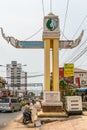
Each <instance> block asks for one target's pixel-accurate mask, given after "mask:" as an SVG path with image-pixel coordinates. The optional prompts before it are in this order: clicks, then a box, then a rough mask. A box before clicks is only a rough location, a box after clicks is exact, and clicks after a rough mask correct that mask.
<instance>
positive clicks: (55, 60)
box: [52, 39, 59, 91]
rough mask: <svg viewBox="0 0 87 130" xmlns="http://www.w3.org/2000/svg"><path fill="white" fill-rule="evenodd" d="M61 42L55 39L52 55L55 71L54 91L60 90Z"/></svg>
mask: <svg viewBox="0 0 87 130" xmlns="http://www.w3.org/2000/svg"><path fill="white" fill-rule="evenodd" d="M58 49H59V40H58V39H53V53H52V67H53V68H52V70H53V91H58V90H59V68H58V66H59V54H58Z"/></svg>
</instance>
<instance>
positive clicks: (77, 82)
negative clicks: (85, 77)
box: [75, 77, 80, 87]
mask: <svg viewBox="0 0 87 130" xmlns="http://www.w3.org/2000/svg"><path fill="white" fill-rule="evenodd" d="M75 82H76V86H77V87H80V77H77V78H75Z"/></svg>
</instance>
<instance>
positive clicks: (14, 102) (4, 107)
mask: <svg viewBox="0 0 87 130" xmlns="http://www.w3.org/2000/svg"><path fill="white" fill-rule="evenodd" d="M20 110H21V104H20V103H19V100H18V98H16V97H3V98H0V111H11V112H14V111H20Z"/></svg>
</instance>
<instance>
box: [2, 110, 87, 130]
mask: <svg viewBox="0 0 87 130" xmlns="http://www.w3.org/2000/svg"><path fill="white" fill-rule="evenodd" d="M21 117H22V115H19V116H18V117H17V118H16V119H15V120H14V121H13V122H12V123H11V124H10V125H9V126H8V127H7V128H6V129H4V130H87V111H86V112H85V114H83V115H76V116H70V117H68V118H65V119H64V120H62V121H61V120H60V121H54V122H51V123H45V124H42V125H41V127H37V128H36V127H34V126H33V125H32V124H28V125H23V123H22V122H21V121H22V120H21Z"/></svg>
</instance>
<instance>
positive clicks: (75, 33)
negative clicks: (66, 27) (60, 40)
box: [72, 15, 87, 38]
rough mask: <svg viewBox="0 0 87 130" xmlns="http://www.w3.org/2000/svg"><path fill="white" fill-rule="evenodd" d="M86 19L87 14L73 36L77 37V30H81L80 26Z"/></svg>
mask: <svg viewBox="0 0 87 130" xmlns="http://www.w3.org/2000/svg"><path fill="white" fill-rule="evenodd" d="M86 19H87V15H86V16H85V17H84V19H83V20H82V22H81V24H80V25H79V27H78V28H77V30H76V32H75V34H74V35H73V37H72V38H74V37H75V35H76V34H77V32H78V31H79V29H80V27H81V26H82V25H83V23H84V22H85V20H86Z"/></svg>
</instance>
